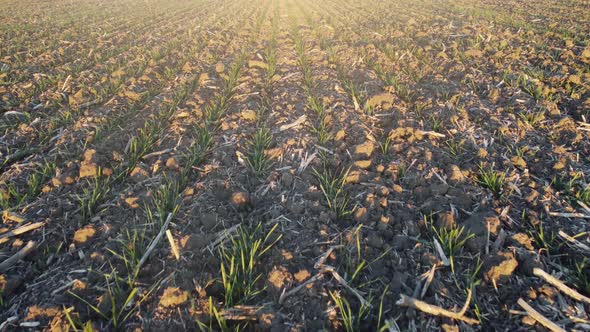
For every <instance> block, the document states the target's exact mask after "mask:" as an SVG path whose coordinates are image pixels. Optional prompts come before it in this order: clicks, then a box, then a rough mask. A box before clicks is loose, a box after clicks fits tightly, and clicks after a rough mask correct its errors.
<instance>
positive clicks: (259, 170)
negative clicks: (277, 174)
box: [246, 128, 272, 177]
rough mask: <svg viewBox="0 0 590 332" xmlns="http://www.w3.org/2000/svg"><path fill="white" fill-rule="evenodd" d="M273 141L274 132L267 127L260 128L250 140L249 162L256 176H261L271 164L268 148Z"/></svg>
mask: <svg viewBox="0 0 590 332" xmlns="http://www.w3.org/2000/svg"><path fill="white" fill-rule="evenodd" d="M271 142H272V134H271V133H270V131H269V130H268V129H266V128H259V129H258V130H257V131H256V132H255V133H254V135H252V137H251V139H250V142H248V154H247V156H246V157H247V162H248V165H249V166H250V169H251V170H252V173H254V175H255V176H257V177H261V176H262V175H264V174H265V173H266V172H267V171H268V170H269V168H270V166H271V160H270V159H269V158H268V156H267V155H266V150H267V149H268V148H269V147H270V145H271Z"/></svg>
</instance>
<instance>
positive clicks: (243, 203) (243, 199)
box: [230, 191, 250, 209]
mask: <svg viewBox="0 0 590 332" xmlns="http://www.w3.org/2000/svg"><path fill="white" fill-rule="evenodd" d="M230 202H231V204H232V205H233V206H234V207H235V208H237V209H244V208H246V207H247V206H248V205H249V204H250V194H248V193H247V192H244V191H239V192H234V193H233V194H232V195H231V199H230Z"/></svg>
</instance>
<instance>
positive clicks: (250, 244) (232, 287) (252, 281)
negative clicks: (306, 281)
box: [219, 223, 282, 308]
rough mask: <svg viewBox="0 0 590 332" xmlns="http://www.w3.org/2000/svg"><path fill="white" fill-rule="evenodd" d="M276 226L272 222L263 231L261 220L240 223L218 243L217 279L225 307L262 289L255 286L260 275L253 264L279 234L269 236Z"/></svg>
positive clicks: (237, 302) (277, 238)
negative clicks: (253, 223) (248, 224)
mask: <svg viewBox="0 0 590 332" xmlns="http://www.w3.org/2000/svg"><path fill="white" fill-rule="evenodd" d="M277 226H278V224H275V225H274V226H273V227H272V228H271V229H270V231H268V232H267V233H266V234H264V233H263V230H262V223H260V224H258V225H257V226H255V227H253V228H248V227H246V226H241V225H240V226H239V227H238V230H237V234H236V235H235V236H234V237H232V238H231V240H230V243H229V244H228V245H222V246H221V247H220V250H219V255H220V258H221V266H220V269H221V282H222V285H223V289H224V300H225V301H224V305H225V307H226V308H231V307H232V306H234V305H236V304H244V303H247V302H249V301H251V300H253V299H254V298H256V297H257V296H258V295H259V294H261V293H262V292H263V291H264V288H259V287H258V282H259V280H260V278H261V277H262V275H261V274H260V273H259V272H258V268H257V267H258V264H259V262H260V259H261V257H262V256H263V255H264V254H265V253H266V252H268V251H269V250H270V249H271V248H272V247H273V246H274V245H275V244H276V243H277V242H278V241H279V240H280V239H281V237H282V235H279V236H273V233H274V232H275V230H276V229H277Z"/></svg>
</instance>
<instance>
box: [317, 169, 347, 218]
mask: <svg viewBox="0 0 590 332" xmlns="http://www.w3.org/2000/svg"><path fill="white" fill-rule="evenodd" d="M349 171H350V167H349V168H348V169H346V170H345V171H342V170H340V171H332V170H330V169H329V168H328V167H327V166H325V165H324V167H323V168H322V170H321V172H320V171H318V170H317V169H314V170H313V172H314V174H315V176H316V179H317V180H318V182H319V186H320V189H321V191H322V193H323V194H324V198H325V200H326V204H327V205H328V207H329V208H330V210H332V211H333V212H334V213H335V214H336V218H337V219H340V218H343V217H345V216H347V215H349V214H351V213H352V210H350V209H349V204H350V198H349V197H348V194H346V192H345V191H344V184H345V183H346V179H347V178H348V173H349Z"/></svg>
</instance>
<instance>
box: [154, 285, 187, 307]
mask: <svg viewBox="0 0 590 332" xmlns="http://www.w3.org/2000/svg"><path fill="white" fill-rule="evenodd" d="M188 298H189V294H188V292H187V291H183V290H181V289H180V288H178V287H167V288H166V289H165V290H164V294H162V296H161V297H160V302H159V304H160V306H161V307H163V308H172V307H177V306H179V305H181V304H183V303H185V302H187V301H188Z"/></svg>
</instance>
